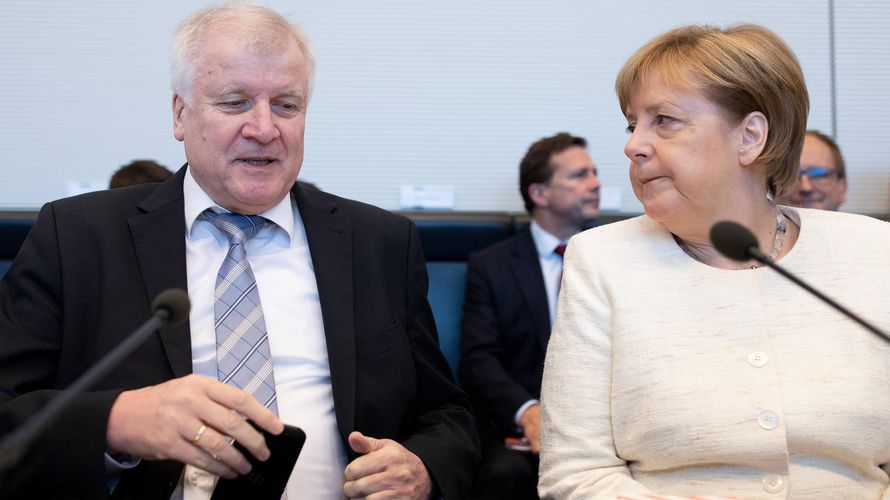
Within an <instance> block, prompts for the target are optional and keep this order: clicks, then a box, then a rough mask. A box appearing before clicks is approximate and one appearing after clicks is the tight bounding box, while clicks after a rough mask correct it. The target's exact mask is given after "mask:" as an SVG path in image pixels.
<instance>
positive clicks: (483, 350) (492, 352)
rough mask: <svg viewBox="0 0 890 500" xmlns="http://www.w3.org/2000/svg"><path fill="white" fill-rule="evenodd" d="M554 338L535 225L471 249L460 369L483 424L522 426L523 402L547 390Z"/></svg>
mask: <svg viewBox="0 0 890 500" xmlns="http://www.w3.org/2000/svg"><path fill="white" fill-rule="evenodd" d="M549 338H550V314H549V312H548V309H547V291H546V289H545V288H544V277H543V274H542V273H541V265H540V263H539V261H538V251H537V249H536V248H535V243H534V240H532V236H531V232H530V231H529V230H528V229H527V228H526V229H525V230H523V231H521V232H520V233H518V234H517V235H515V236H513V237H511V238H509V239H507V240H504V241H502V242H500V243H496V244H494V245H492V246H490V247H488V248H486V249H484V250H481V251H479V252H477V253H474V254H472V255H470V258H469V262H468V267H467V290H466V296H465V299H464V311H463V318H462V320H461V349H460V350H461V361H460V371H459V373H460V381H461V385H463V387H464V389H466V391H467V394H468V395H469V396H470V399H471V400H472V402H473V404H474V406H475V407H476V410H477V412H478V413H479V420H480V426H481V428H482V429H494V430H495V431H497V432H500V433H503V434H505V435H506V434H515V430H514V422H513V418H514V416H515V414H516V410H518V409H519V407H520V406H522V404H523V403H525V402H526V401H528V400H529V399H533V398H535V399H536V398H540V396H541V376H542V374H543V372H544V354H545V353H546V350H547V341H548V340H549Z"/></svg>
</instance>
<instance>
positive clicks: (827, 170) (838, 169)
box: [776, 130, 847, 210]
mask: <svg viewBox="0 0 890 500" xmlns="http://www.w3.org/2000/svg"><path fill="white" fill-rule="evenodd" d="M846 200H847V173H846V170H845V168H844V157H843V156H841V150H840V148H839V147H838V145H837V143H836V142H834V140H833V139H832V138H831V137H828V136H827V135H825V134H823V133H822V132H819V131H818V130H807V133H806V136H805V137H804V142H803V151H802V152H801V155H800V169H799V170H798V172H797V182H796V183H794V185H793V186H791V187H790V188H788V189H787V190H785V191H784V192H783V193H782V194H780V195H779V196H778V197H777V198H776V202H778V203H779V204H780V205H791V206H794V207H803V208H819V209H822V210H837V209H838V207H839V206H840V205H841V204H842V203H843V202H845V201H846Z"/></svg>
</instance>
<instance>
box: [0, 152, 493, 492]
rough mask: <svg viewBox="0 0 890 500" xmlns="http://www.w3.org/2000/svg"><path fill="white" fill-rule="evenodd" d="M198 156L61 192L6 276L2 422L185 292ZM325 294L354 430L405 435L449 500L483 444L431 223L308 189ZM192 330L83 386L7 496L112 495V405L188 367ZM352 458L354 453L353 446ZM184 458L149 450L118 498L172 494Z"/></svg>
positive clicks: (15, 419)
mask: <svg viewBox="0 0 890 500" xmlns="http://www.w3.org/2000/svg"><path fill="white" fill-rule="evenodd" d="M184 173H185V168H183V169H181V170H180V171H179V172H177V174H176V175H174V176H173V177H171V178H170V179H169V180H167V181H165V182H163V183H161V184H159V185H142V186H135V187H132V188H122V189H116V190H111V191H104V192H99V193H92V194H87V195H82V196H77V197H73V198H68V199H63V200H59V201H55V202H52V203H48V204H47V205H45V206H44V207H43V209H42V210H41V211H40V215H39V217H38V219H37V221H36V223H35V225H34V227H33V229H32V231H31V234H30V236H29V237H28V240H27V241H26V242H25V243H24V245H23V246H22V249H21V250H20V252H19V255H18V257H17V259H16V260H15V262H14V263H13V265H12V267H11V268H10V270H9V272H8V274H7V275H6V277H5V278H4V280H3V282H2V283H0V433H4V434H5V433H7V432H9V431H10V430H11V429H12V428H14V427H15V426H17V425H19V424H21V423H22V422H24V421H25V420H26V419H27V418H28V416H29V415H30V414H31V413H32V412H33V411H34V410H35V409H36V408H37V407H39V406H40V405H42V404H44V403H45V402H46V401H47V400H49V399H50V398H51V397H53V396H54V395H56V394H57V393H58V390H59V389H61V388H64V387H66V386H68V385H69V384H70V383H71V382H72V381H73V380H74V379H75V378H76V377H77V376H78V375H80V374H81V373H83V372H84V370H86V369H87V368H89V367H90V366H91V365H92V364H93V363H95V362H96V361H97V360H98V359H99V358H101V356H102V355H103V354H105V353H107V352H108V351H109V350H110V349H112V348H113V347H115V346H116V345H117V344H118V343H120V342H121V340H123V338H124V337H125V336H126V335H127V334H128V333H129V332H131V331H132V330H133V329H135V328H136V327H137V326H138V325H139V324H140V323H141V322H143V321H145V320H146V319H147V318H148V317H149V315H150V303H151V300H152V299H153V298H154V297H155V296H156V295H157V294H158V293H160V292H161V291H162V290H164V289H167V288H171V287H177V288H182V289H186V288H187V280H186V268H185V221H184V215H183V195H182V181H183V177H184ZM293 195H294V198H295V200H296V203H297V206H298V208H299V211H300V215H301V217H302V219H303V222H304V225H305V228H306V234H307V237H308V241H309V248H310V252H311V255H312V263H313V266H314V268H315V276H316V281H317V284H318V293H319V297H320V301H321V309H322V316H323V322H324V330H325V337H326V340H327V346H328V356H329V360H330V370H331V384H332V387H333V396H334V406H335V411H336V417H337V425H338V428H339V431H340V435H341V437H342V438H343V440H344V443H345V441H346V438H347V436H348V435H349V433H350V432H352V431H355V430H357V431H361V432H363V433H365V434H366V435H369V436H374V437H380V438H390V439H394V440H397V441H399V442H401V443H402V444H403V445H404V446H406V447H407V448H408V449H409V450H411V451H412V452H414V453H415V454H417V455H418V456H419V457H420V458H421V459H422V460H423V462H424V463H425V464H426V466H427V468H428V469H429V470H430V473H431V476H432V478H433V479H434V481H435V483H436V485H437V486H438V487H439V488H440V490H441V492H442V493H443V494H444V496H445V497H446V498H458V497H460V496H462V495H463V494H464V492H465V491H467V490H468V489H469V486H470V484H471V482H472V475H473V471H474V469H475V466H476V464H477V462H478V442H477V437H476V436H475V431H474V429H473V423H472V417H471V413H470V411H469V408H468V406H469V404H468V402H467V401H466V396H465V395H464V394H463V393H462V392H461V391H460V389H458V388H457V387H456V386H455V385H454V384H453V382H452V380H451V377H450V372H449V368H448V365H447V363H446V361H445V359H444V357H443V356H442V354H441V353H440V351H439V349H438V338H437V333H436V330H435V326H434V323H433V319H432V313H431V311H430V308H429V304H428V303H427V300H426V293H427V276H426V268H425V265H424V261H423V257H422V250H421V247H420V244H419V240H418V235H417V230H416V228H415V227H414V225H413V223H412V222H410V221H409V220H408V219H405V218H404V217H401V216H397V215H394V214H391V213H389V212H386V211H383V210H380V209H377V208H374V207H371V206H369V205H364V204H361V203H358V202H354V201H349V200H345V199H342V198H338V197H336V196H333V195H329V194H325V193H321V192H306V191H302V190H300V188H299V187H295V188H294V190H293ZM191 359H192V357H191V344H190V337H189V326H188V324H185V325H183V326H180V327H177V328H164V329H162V330H160V332H159V333H158V334H157V335H155V336H154V337H152V338H150V339H149V340H148V341H147V342H146V343H145V344H144V345H143V346H142V347H141V348H140V349H138V350H137V351H136V352H135V353H134V354H133V355H132V356H131V357H130V358H129V361H128V362H126V363H124V364H123V366H120V367H118V368H117V369H115V370H114V372H113V373H112V374H111V375H109V376H108V377H106V378H105V380H103V381H102V382H101V383H100V384H99V387H98V388H96V390H95V391H92V392H89V393H87V394H83V395H80V396H78V397H77V398H76V399H75V403H74V405H73V407H72V408H71V410H70V411H68V412H66V413H65V415H64V416H63V417H62V419H61V420H60V421H59V423H58V424H57V425H56V426H55V427H54V428H53V430H52V431H51V432H48V433H46V434H45V435H44V436H42V438H41V439H40V440H38V441H37V442H36V443H35V444H34V447H33V448H32V450H31V451H30V452H29V453H28V454H27V455H26V456H25V460H24V461H23V462H22V464H21V465H20V466H19V467H18V468H17V469H15V470H13V471H12V472H11V473H10V474H8V475H7V477H6V479H5V480H4V482H3V485H2V488H3V492H4V493H6V494H11V493H10V492H15V491H20V492H21V491H24V492H28V494H29V495H34V496H39V497H48V496H64V497H82V498H101V497H103V496H105V495H106V494H107V493H106V486H105V473H104V462H103V456H104V451H105V432H106V426H107V420H108V414H109V411H110V408H111V405H112V404H113V402H114V400H115V398H116V396H117V395H118V394H119V392H120V391H122V390H125V389H131V388H137V387H144V386H148V385H152V384H158V383H161V382H164V381H167V380H170V379H172V378H174V377H181V376H184V375H186V374H189V373H190V372H191V370H192V366H191ZM346 449H347V450H348V452H349V453H350V459H352V458H354V456H353V455H352V454H351V453H352V452H351V451H350V449H349V446H348V445H347V446H346ZM181 470H182V464H179V463H175V462H163V461H161V462H153V461H142V463H141V464H140V465H139V466H138V467H136V468H135V469H133V470H130V471H127V472H125V473H124V474H123V475H122V478H121V481H120V483H119V485H118V487H117V489H116V490H115V496H116V497H126V496H133V497H139V498H150V497H154V498H168V497H169V495H170V493H171V492H172V490H173V488H174V486H175V484H176V482H177V481H178V479H179V475H180V473H181Z"/></svg>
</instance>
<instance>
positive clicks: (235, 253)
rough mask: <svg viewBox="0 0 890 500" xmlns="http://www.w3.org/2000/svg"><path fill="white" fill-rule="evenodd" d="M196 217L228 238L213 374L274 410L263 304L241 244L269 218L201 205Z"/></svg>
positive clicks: (218, 282)
mask: <svg viewBox="0 0 890 500" xmlns="http://www.w3.org/2000/svg"><path fill="white" fill-rule="evenodd" d="M200 218H201V219H204V220H207V221H209V222H210V223H211V224H213V225H214V226H216V227H217V228H218V229H219V230H220V231H222V232H223V233H224V234H225V235H226V236H228V238H229V243H230V246H229V253H228V254H226V259H225V260H224V261H223V264H222V266H221V267H220V268H219V274H218V275H217V277H216V290H215V292H214V306H213V313H214V317H215V319H216V322H215V323H216V367H217V369H216V370H217V376H218V377H219V380H220V381H222V382H224V383H227V384H230V385H233V386H235V387H238V388H240V389H242V390H243V391H244V392H246V393H248V394H250V395H251V396H253V397H254V398H256V400H257V401H259V402H260V403H262V404H263V405H265V406H266V407H267V408H269V409H270V410H272V411H273V412H275V414H278V404H277V402H276V400H275V377H274V375H273V373H272V353H271V351H270V350H269V336H268V334H267V333H266V322H265V320H264V319H263V306H262V304H260V294H259V291H258V290H257V285H256V279H255V278H254V276H253V271H252V270H251V268H250V263H249V262H248V261H247V251H246V250H245V248H244V245H245V244H246V243H247V240H249V239H250V238H253V237H254V236H255V235H256V234H257V233H258V232H259V231H260V229H262V227H263V226H264V225H266V224H267V223H269V221H267V220H266V219H264V218H262V217H260V216H258V215H241V214H235V213H216V212H213V211H210V210H205V211H204V212H203V213H202V214H201V216H200Z"/></svg>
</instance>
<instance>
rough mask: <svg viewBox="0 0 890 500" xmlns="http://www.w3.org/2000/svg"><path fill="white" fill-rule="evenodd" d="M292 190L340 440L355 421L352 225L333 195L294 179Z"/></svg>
mask: <svg viewBox="0 0 890 500" xmlns="http://www.w3.org/2000/svg"><path fill="white" fill-rule="evenodd" d="M293 194H294V198H295V199H296V201H297V207H298V208H299V211H300V217H301V218H302V219H303V226H304V227H305V228H306V238H307V239H308V240H309V252H310V254H311V255H312V266H313V268H314V271H315V281H316V283H317V285H318V297H319V301H320V302H321V315H322V319H323V322H324V332H325V340H326V342H327V348H328V359H329V362H330V370H331V386H332V388H333V392H334V408H335V410H336V413H337V426H338V427H339V429H340V434H341V435H342V436H343V439H344V440H345V439H346V437H347V436H348V435H349V433H350V432H351V431H352V429H353V428H354V425H355V377H356V372H355V366H356V353H355V309H354V300H353V290H354V287H353V273H352V263H353V248H352V226H351V225H350V223H349V220H347V219H346V218H345V217H342V216H340V215H339V214H338V213H337V202H336V199H335V198H333V197H329V196H327V195H325V196H321V195H318V194H315V193H305V192H303V190H301V189H300V188H299V186H298V185H295V187H294V189H293Z"/></svg>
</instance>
